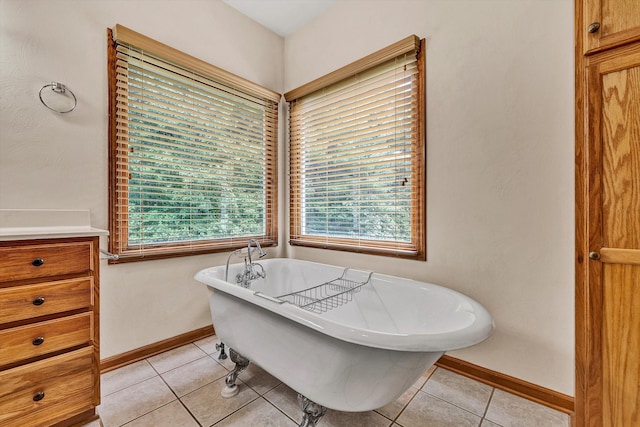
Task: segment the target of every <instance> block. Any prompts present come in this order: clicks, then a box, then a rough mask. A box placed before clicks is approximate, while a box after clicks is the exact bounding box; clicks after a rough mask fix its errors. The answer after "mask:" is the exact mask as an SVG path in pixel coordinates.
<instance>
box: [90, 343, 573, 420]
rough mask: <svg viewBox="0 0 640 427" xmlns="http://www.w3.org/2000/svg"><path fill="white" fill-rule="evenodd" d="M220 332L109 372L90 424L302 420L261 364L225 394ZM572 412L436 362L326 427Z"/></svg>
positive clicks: (292, 396) (553, 416) (558, 416)
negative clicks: (400, 390) (369, 407)
mask: <svg viewBox="0 0 640 427" xmlns="http://www.w3.org/2000/svg"><path fill="white" fill-rule="evenodd" d="M217 342H218V340H217V339H216V337H215V336H213V337H209V338H205V339H203V340H200V341H196V342H195V343H193V344H188V345H185V346H183V347H179V348H176V349H174V350H170V351H167V352H165V353H162V354H159V355H157V356H153V357H150V358H148V359H146V360H142V361H140V362H137V363H133V364H131V365H128V366H125V367H123V368H120V369H117V370H114V371H111V372H107V373H105V374H103V375H102V377H101V381H102V404H101V405H100V406H99V407H98V413H99V414H100V420H99V421H94V422H92V423H89V424H87V425H85V426H84V427H100V426H103V427H119V426H126V427H134V426H135V427H146V426H149V427H164V426H166V427H182V426H184V427H198V426H206V427H209V426H216V427H228V426H251V427H261V426H268V427H271V426H273V427H275V426H288V427H295V426H297V425H298V424H299V423H300V421H301V419H302V412H301V411H300V409H299V407H298V403H297V398H296V396H297V394H296V393H295V392H294V391H293V390H291V389H290V388H288V387H287V386H286V385H285V384H283V383H281V382H280V381H278V380H277V379H276V378H274V377H272V376H271V375H269V374H268V373H266V372H265V371H263V370H262V369H260V368H259V367H258V366H256V365H249V368H247V370H246V371H244V372H242V373H241V374H240V376H239V378H240V380H241V382H239V383H238V384H239V385H240V387H241V389H240V390H241V391H240V393H239V394H238V395H237V396H235V397H233V398H231V399H223V398H222V397H221V396H220V390H221V389H222V387H224V377H225V376H226V374H227V372H228V371H229V370H231V369H232V368H233V363H232V362H231V361H230V360H229V359H226V360H225V361H223V362H222V363H220V362H219V361H218V360H217V352H216V351H215V344H216V343H217ZM569 425H570V420H569V416H568V415H566V414H563V413H561V412H558V411H554V410H552V409H549V408H547V407H545V406H541V405H538V404H535V403H533V402H530V401H528V400H526V399H522V398H520V397H517V396H514V395H512V394H509V393H506V392H504V391H501V390H497V389H494V388H492V387H490V386H487V385H485V384H482V383H479V382H476V381H473V380H470V379H468V378H466V377H463V376H460V375H457V374H454V373H452V372H450V371H447V370H445V369H441V368H431V369H429V370H428V371H427V372H425V374H424V375H423V376H422V378H420V379H419V380H418V381H417V382H416V383H415V384H414V385H413V387H411V388H410V389H409V390H407V391H406V392H405V393H404V394H403V395H402V396H401V397H400V398H399V399H398V400H397V401H395V402H393V403H390V404H389V405H387V406H385V407H383V408H380V409H377V410H375V411H370V412H364V413H347V412H338V411H332V410H328V411H327V414H326V415H325V416H324V417H323V418H322V419H321V420H320V422H319V423H318V427H331V426H336V427H338V426H340V427H358V426H362V427H378V426H380V427H382V426H385V427H401V426H402V427H431V426H455V427H459V426H481V427H495V426H502V427H507V426H523V427H526V426H535V427H541V426H544V427H555V426H561V427H569Z"/></svg>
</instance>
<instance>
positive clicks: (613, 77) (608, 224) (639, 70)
mask: <svg viewBox="0 0 640 427" xmlns="http://www.w3.org/2000/svg"><path fill="white" fill-rule="evenodd" d="M639 4H640V3H639ZM601 93H602V122H601V123H602V128H601V129H602V193H603V194H602V214H603V218H602V224H603V229H602V234H603V240H604V241H603V246H605V247H610V248H625V249H637V248H640V96H638V95H640V66H634V67H630V68H627V69H622V70H617V71H612V72H609V73H606V74H604V75H602V92H601Z"/></svg>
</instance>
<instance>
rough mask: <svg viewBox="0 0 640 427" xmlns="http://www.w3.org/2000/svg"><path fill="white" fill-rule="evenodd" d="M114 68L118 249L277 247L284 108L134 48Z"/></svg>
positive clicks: (123, 48) (124, 49)
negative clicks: (254, 243) (252, 243)
mask: <svg viewBox="0 0 640 427" xmlns="http://www.w3.org/2000/svg"><path fill="white" fill-rule="evenodd" d="M115 68H116V79H115V80H116V81H115V104H116V108H115V110H116V114H115V117H116V119H115V135H116V150H115V159H112V162H115V169H116V171H117V172H116V174H115V176H116V177H117V180H116V189H115V197H113V199H114V200H115V204H116V206H115V211H116V212H117V214H116V215H115V218H116V220H115V226H116V230H117V233H116V234H115V236H114V237H115V239H116V240H117V243H118V248H117V250H118V252H119V253H120V254H121V255H125V256H126V255H128V254H129V255H131V256H133V257H140V256H149V255H154V254H161V253H166V252H167V251H170V252H173V253H176V252H193V251H202V250H207V249H215V248H228V247H234V246H238V245H239V244H241V243H246V241H247V240H248V239H250V238H257V239H260V240H261V241H262V242H268V243H272V242H273V241H275V239H276V231H275V221H274V218H275V216H276V212H275V209H276V203H275V197H276V196H275V195H276V187H275V186H276V175H275V174H276V169H275V168H276V151H275V150H276V145H277V111H278V108H277V103H276V102H275V101H273V100H267V99H265V98H263V97H262V96H257V95H254V94H251V93H247V92H246V91H244V90H240V89H237V88H234V87H232V86H230V85H228V84H224V83H221V82H219V81H216V80H214V79H211V78H209V77H207V76H203V75H200V74H198V73H195V72H193V71H191V70H189V69H186V68H182V67H180V66H178V65H176V64H174V63H171V62H168V61H164V60H162V59H160V58H158V57H156V56H154V55H152V54H149V53H147V52H143V51H141V50H138V49H136V48H134V47H131V46H128V45H122V44H118V43H116V53H115Z"/></svg>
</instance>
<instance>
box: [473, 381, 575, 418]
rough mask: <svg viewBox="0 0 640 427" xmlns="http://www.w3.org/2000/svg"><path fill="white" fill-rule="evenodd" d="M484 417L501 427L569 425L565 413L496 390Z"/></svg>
mask: <svg viewBox="0 0 640 427" xmlns="http://www.w3.org/2000/svg"><path fill="white" fill-rule="evenodd" d="M485 418H486V419H488V420H489V421H493V422H494V423H497V424H499V425H501V426H503V427H510V426H518V427H529V426H531V427H538V426H545V427H569V425H570V420H569V416H568V415H567V414H563V413H562V412H559V411H556V410H553V409H551V408H547V407H546V406H542V405H539V404H537V403H534V402H531V401H530V400H527V399H524V398H522V397H519V396H516V395H513V394H511V393H507V392H505V391H502V390H496V391H495V392H494V393H493V397H492V398H491V403H490V404H489V409H488V410H487V414H486V415H485Z"/></svg>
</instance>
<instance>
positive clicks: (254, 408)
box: [215, 398, 297, 427]
mask: <svg viewBox="0 0 640 427" xmlns="http://www.w3.org/2000/svg"><path fill="white" fill-rule="evenodd" d="M296 425H297V424H296V423H294V422H293V421H292V420H291V419H290V418H288V417H287V416H286V415H284V414H283V413H282V412H280V411H278V410H277V409H276V408H275V407H273V405H271V404H270V403H269V402H267V401H266V400H264V399H262V398H259V399H256V400H254V401H253V402H251V403H249V404H248V405H247V406H245V407H244V408H241V409H240V410H239V411H237V412H234V413H233V414H232V415H231V416H230V417H228V418H225V419H224V420H222V421H220V422H219V423H217V424H216V425H215V427H241V426H247V427H249V426H260V427H295V426H296Z"/></svg>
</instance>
